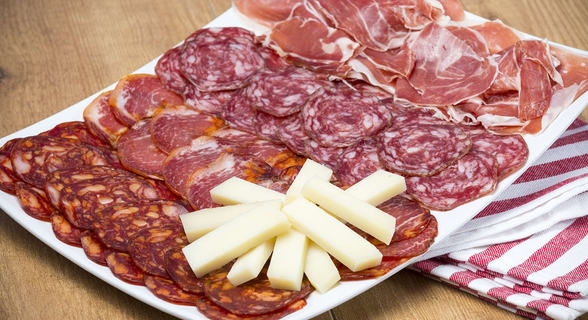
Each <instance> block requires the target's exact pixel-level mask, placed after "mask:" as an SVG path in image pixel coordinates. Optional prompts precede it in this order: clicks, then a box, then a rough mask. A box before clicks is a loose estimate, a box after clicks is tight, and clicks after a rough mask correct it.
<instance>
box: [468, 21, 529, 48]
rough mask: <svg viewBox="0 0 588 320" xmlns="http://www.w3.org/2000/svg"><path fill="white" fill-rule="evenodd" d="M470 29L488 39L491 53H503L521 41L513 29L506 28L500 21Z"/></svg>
mask: <svg viewBox="0 0 588 320" xmlns="http://www.w3.org/2000/svg"><path fill="white" fill-rule="evenodd" d="M470 29H473V30H476V31H478V32H479V33H480V34H481V35H482V37H484V39H486V43H487V44H488V48H489V49H490V53H497V52H499V51H502V50H504V49H506V48H508V47H510V46H512V45H513V44H515V43H516V42H517V41H520V40H521V37H519V35H518V34H517V33H516V32H515V31H514V30H513V29H511V28H510V27H507V26H505V25H504V23H502V21H500V20H496V21H489V22H486V23H483V24H479V25H475V26H471V27H470Z"/></svg>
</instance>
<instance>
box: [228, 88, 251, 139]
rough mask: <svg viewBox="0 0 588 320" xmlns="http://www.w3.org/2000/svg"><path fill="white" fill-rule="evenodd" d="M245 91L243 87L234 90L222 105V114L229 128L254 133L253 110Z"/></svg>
mask: <svg viewBox="0 0 588 320" xmlns="http://www.w3.org/2000/svg"><path fill="white" fill-rule="evenodd" d="M245 93H246V92H245V90H244V89H241V90H238V91H236V92H235V93H234V94H233V95H232V96H231V97H230V98H229V99H228V100H227V102H225V104H224V105H223V112H222V116H223V119H224V120H225V122H226V123H227V125H229V126H230V127H231V128H235V129H239V130H242V131H247V132H250V133H255V122H254V121H255V120H254V119H255V110H253V108H251V105H250V104H249V100H247V96H246V94H245Z"/></svg>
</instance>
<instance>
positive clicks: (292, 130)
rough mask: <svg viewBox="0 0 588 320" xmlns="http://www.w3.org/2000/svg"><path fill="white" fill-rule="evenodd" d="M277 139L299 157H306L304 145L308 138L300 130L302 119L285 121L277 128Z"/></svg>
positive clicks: (296, 118) (293, 118)
mask: <svg viewBox="0 0 588 320" xmlns="http://www.w3.org/2000/svg"><path fill="white" fill-rule="evenodd" d="M278 138H279V139H280V140H281V141H282V142H283V143H284V144H285V145H286V146H288V148H290V150H292V151H294V152H296V153H298V154H299V155H302V156H305V157H308V154H307V153H306V149H305V143H306V141H307V140H310V137H308V135H307V134H306V133H305V132H304V131H303V130H302V118H300V117H290V118H288V119H286V120H285V121H284V122H283V123H282V125H281V126H280V127H279V128H278Z"/></svg>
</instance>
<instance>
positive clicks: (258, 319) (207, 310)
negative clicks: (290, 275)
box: [196, 298, 306, 320]
mask: <svg viewBox="0 0 588 320" xmlns="http://www.w3.org/2000/svg"><path fill="white" fill-rule="evenodd" d="M304 306H306V301H305V300H304V299H302V300H298V301H296V302H293V303H292V304H290V305H288V306H287V307H285V308H283V309H280V310H278V311H276V312H271V313H267V314H260V315H256V316H251V317H247V316H240V315H236V314H233V313H230V312H229V311H228V310H226V309H223V308H221V307H220V306H218V305H217V304H215V303H214V302H212V301H210V300H209V299H207V298H200V299H198V300H197V301H196V307H198V311H200V313H202V314H203V315H204V316H205V317H207V318H208V319H213V320H238V319H252V320H253V319H255V320H278V319H281V318H283V317H285V316H287V315H289V314H291V313H294V312H296V311H298V310H300V309H302V308H304Z"/></svg>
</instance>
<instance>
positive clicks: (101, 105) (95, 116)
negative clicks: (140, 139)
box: [84, 91, 128, 148]
mask: <svg viewBox="0 0 588 320" xmlns="http://www.w3.org/2000/svg"><path fill="white" fill-rule="evenodd" d="M111 93H112V91H107V92H104V93H102V94H100V95H99V96H98V97H96V99H94V100H93V101H92V102H90V104H89V105H88V106H87V107H86V109H84V122H85V123H86V126H87V127H88V130H90V132H92V133H93V134H94V135H95V136H97V137H98V138H100V139H102V140H104V141H108V142H109V143H110V145H111V146H112V147H113V148H116V146H117V142H118V138H119V137H120V136H121V135H122V134H123V133H125V131H127V130H128V127H127V126H126V125H125V124H124V123H122V122H120V120H118V118H117V117H116V116H115V115H114V113H112V110H111V109H110V104H109V102H108V101H109V99H110V94H111Z"/></svg>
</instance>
